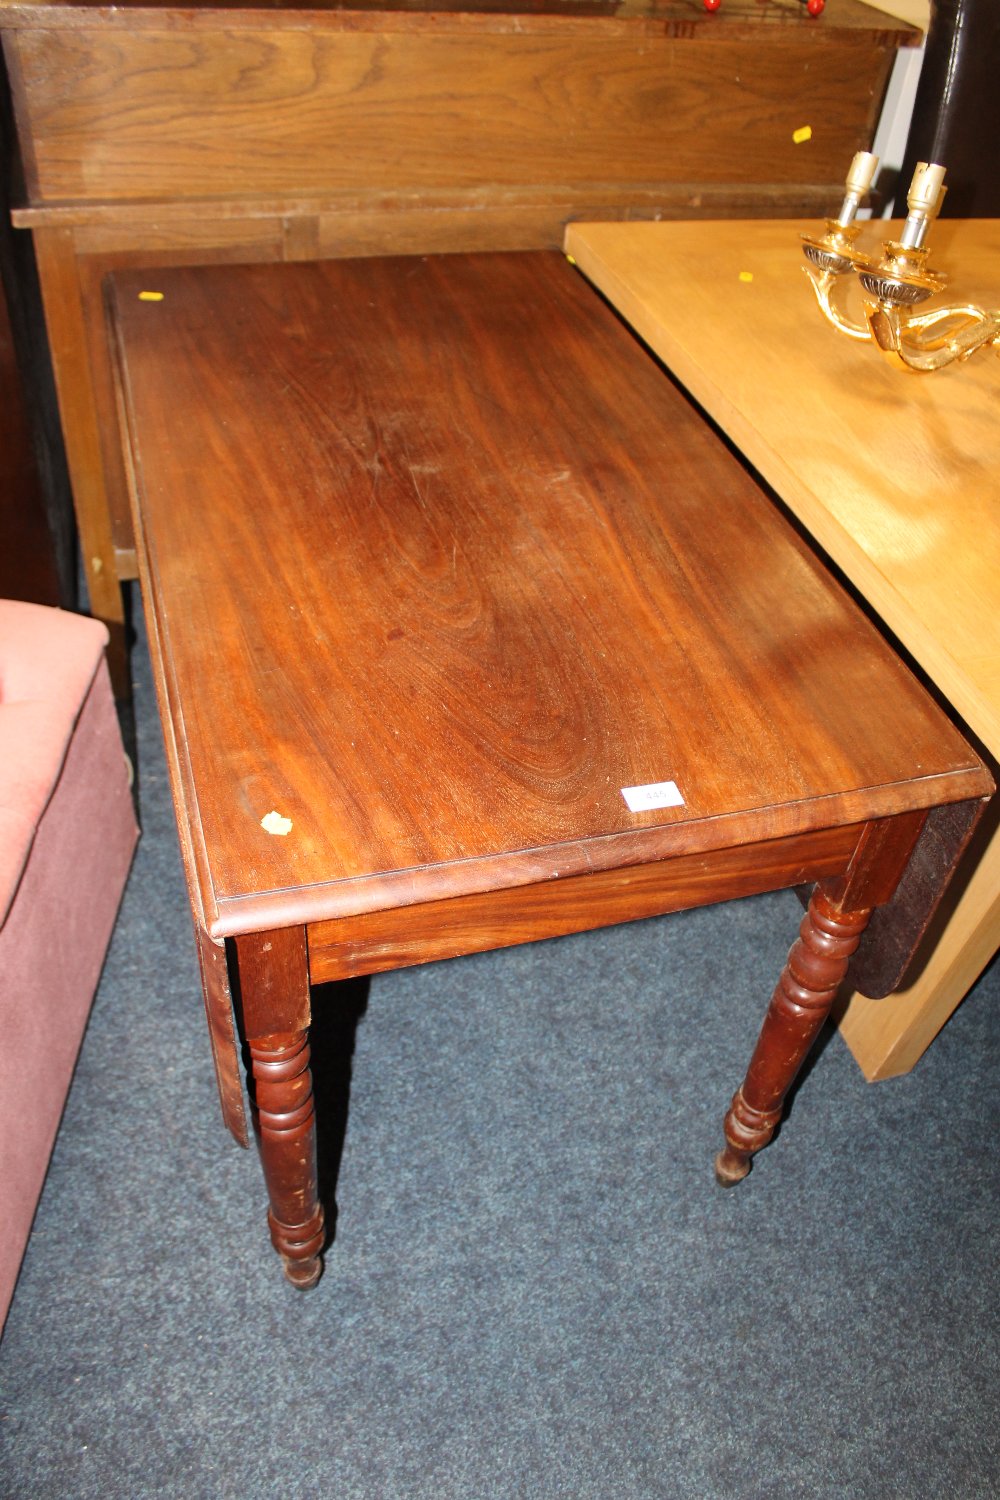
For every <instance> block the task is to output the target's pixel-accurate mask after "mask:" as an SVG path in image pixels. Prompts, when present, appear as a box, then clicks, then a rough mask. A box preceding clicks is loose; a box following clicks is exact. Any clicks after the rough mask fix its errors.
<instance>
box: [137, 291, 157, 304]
mask: <svg viewBox="0 0 1000 1500" xmlns="http://www.w3.org/2000/svg"><path fill="white" fill-rule="evenodd" d="M139 301H140V302H162V301H163V293H162V292H140V293H139Z"/></svg>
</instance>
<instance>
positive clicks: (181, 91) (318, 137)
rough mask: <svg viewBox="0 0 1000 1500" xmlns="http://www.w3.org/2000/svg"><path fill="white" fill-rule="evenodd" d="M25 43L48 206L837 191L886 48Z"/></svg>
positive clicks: (663, 43) (27, 101)
mask: <svg viewBox="0 0 1000 1500" xmlns="http://www.w3.org/2000/svg"><path fill="white" fill-rule="evenodd" d="M13 37H14V40H13V46H14V47H15V48H16V52H17V58H18V71H19V78H20V88H19V97H20V101H21V102H20V109H21V114H22V131H23V132H24V133H27V134H28V135H29V136H30V139H31V141H32V146H33V158H34V174H35V178H34V183H33V185H32V194H31V196H32V200H33V201H34V202H45V201H64V200H70V201H86V200H91V199H102V200H134V199H146V200H155V199H163V198H184V197H192V196H206V195H210V196H219V197H239V196H246V195H260V194H273V193H278V192H280V193H284V194H288V193H302V194H316V193H322V192H324V191H326V192H329V191H332V190H335V189H338V188H339V189H346V188H352V187H353V188H359V187H367V188H382V189H385V190H392V189H399V188H402V187H407V188H412V189H430V190H433V189H435V188H441V187H442V186H445V185H449V186H453V187H473V186H478V185H481V184H484V183H490V184H495V185H496V186H497V187H498V188H502V187H503V186H504V185H513V184H518V183H532V184H535V185H537V184H541V183H553V184H559V185H566V186H573V185H581V184H600V183H603V182H612V183H616V184H619V185H621V184H624V183H630V184H634V185H635V186H636V187H647V186H649V185H650V184H654V183H668V182H673V183H677V182H680V183H721V182H734V181H742V182H743V183H751V182H752V183H759V184H762V185H778V184H782V183H788V182H794V181H811V182H822V181H828V182H833V181H836V180H837V179H838V178H839V177H840V176H842V172H843V161H844V159H845V158H849V156H850V154H851V152H852V151H854V150H855V149H857V148H858V147H860V146H863V145H867V144H868V143H869V139H870V134H871V130H872V128H873V122H874V116H875V113H876V112H877V109H878V107H879V104H880V102H881V95H882V89H883V87H884V82H885V77H886V72H887V69H888V66H889V63H890V61H891V55H892V53H891V49H889V48H878V47H875V48H873V46H872V44H871V42H870V41H869V40H868V39H867V38H865V37H863V36H860V35H859V36H858V37H856V36H854V35H853V34H851V33H844V34H842V35H841V36H840V37H838V45H837V46H836V47H827V48H825V49H818V48H817V47H815V46H812V45H809V46H804V45H803V44H802V42H801V40H796V39H795V38H794V37H793V36H792V34H791V33H790V32H787V33H786V32H782V33H781V34H780V37H779V39H778V40H776V41H773V42H772V41H770V39H768V40H767V41H766V42H764V43H763V44H761V42H760V40H758V41H757V42H752V41H749V40H741V41H735V42H729V41H714V40H713V41H712V42H711V44H708V43H705V44H702V43H700V42H697V41H691V40H674V39H670V38H665V37H661V38H659V39H656V38H644V39H640V40H638V41H636V40H633V39H632V38H630V37H629V36H627V35H626V36H624V37H619V36H612V37H610V38H609V37H605V36H602V35H600V34H597V35H594V34H592V33H589V34H588V33H576V32H574V33H571V34H568V35H560V36H550V35H540V36H525V35H520V34H514V35H506V34H492V35H491V34H487V35H485V36H479V35H477V34H475V33H464V32H458V33H455V32H452V33H449V34H446V35H424V34H420V33H416V32H414V33H408V34H403V35H399V34H396V33H394V32H383V33H373V34H369V33H363V32H362V33H350V32H345V33H343V34H336V33H325V32H317V31H307V30H289V29H277V28H272V29H261V30H259V31H253V30H242V29H240V30H232V29H224V28H222V27H220V29H219V30H218V31H217V32H214V33H209V32H200V31H182V30H180V29H169V30H168V29H164V30H163V31H160V32H145V31H143V32H137V33H122V32H120V31H115V32H109V31H108V30H107V29H94V30H88V31H76V30H73V31H70V30H67V31H58V32H52V31H45V32H42V31H38V32H20V33H16V34H13ZM786 37H791V38H792V39H790V40H789V39H786ZM806 115H808V118H805V116H806ZM806 124H811V125H812V126H813V132H814V133H813V138H812V140H811V141H809V142H807V143H804V144H802V145H797V144H796V143H795V141H794V138H793V137H794V132H795V131H796V130H797V129H798V128H799V127H801V126H803V125H806Z"/></svg>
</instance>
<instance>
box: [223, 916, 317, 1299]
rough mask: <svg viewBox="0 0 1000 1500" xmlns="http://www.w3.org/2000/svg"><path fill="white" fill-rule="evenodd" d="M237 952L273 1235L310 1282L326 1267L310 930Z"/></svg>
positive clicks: (255, 939) (292, 1271) (301, 1282)
mask: <svg viewBox="0 0 1000 1500" xmlns="http://www.w3.org/2000/svg"><path fill="white" fill-rule="evenodd" d="M236 953H237V963H238V969H239V992H240V1008H241V1012H242V1018H243V1030H244V1035H245V1036H246V1041H247V1045H248V1047H249V1049H250V1064H251V1073H252V1080H253V1088H252V1093H253V1105H254V1119H255V1124H256V1126H257V1138H258V1142H259V1144H260V1156H261V1163H262V1166H263V1169H264V1181H265V1183H266V1185H267V1193H268V1198H269V1200H270V1209H269V1212H268V1216H267V1218H268V1225H269V1227H270V1230H271V1242H272V1244H273V1245H274V1248H275V1249H276V1250H277V1252H278V1254H279V1255H280V1256H281V1259H282V1263H283V1265H284V1269H285V1275H286V1276H287V1277H288V1280H289V1281H290V1282H291V1283H292V1284H293V1285H294V1286H298V1287H310V1286H314V1285H315V1284H316V1282H317V1281H318V1280H319V1277H320V1273H321V1271H322V1262H321V1260H320V1252H321V1251H322V1249H323V1241H324V1228H323V1209H322V1206H321V1204H320V1201H319V1193H318V1186H317V1178H316V1112H315V1108H314V1104H313V1088H312V1075H311V1073H310V1071H309V1022H310V1019H311V1017H310V1004H309V999H310V997H309V970H308V961H307V957H306V937H305V931H304V930H303V929H302V928H301V927H292V928H285V929H282V930H280V931H277V932H267V933H254V934H250V935H248V936H246V937H240V938H237V939H236Z"/></svg>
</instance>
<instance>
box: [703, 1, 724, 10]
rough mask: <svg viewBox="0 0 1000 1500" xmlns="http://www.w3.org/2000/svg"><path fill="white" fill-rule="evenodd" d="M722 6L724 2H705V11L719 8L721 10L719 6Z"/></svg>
mask: <svg viewBox="0 0 1000 1500" xmlns="http://www.w3.org/2000/svg"><path fill="white" fill-rule="evenodd" d="M721 4H722V0H705V9H706V10H718V8H719V6H720V5H721Z"/></svg>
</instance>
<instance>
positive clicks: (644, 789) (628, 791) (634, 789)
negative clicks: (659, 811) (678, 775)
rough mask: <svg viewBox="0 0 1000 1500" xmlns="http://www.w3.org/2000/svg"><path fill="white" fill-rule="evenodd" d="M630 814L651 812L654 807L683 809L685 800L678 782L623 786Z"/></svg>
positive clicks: (623, 793) (655, 782)
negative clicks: (678, 788) (678, 787)
mask: <svg viewBox="0 0 1000 1500" xmlns="http://www.w3.org/2000/svg"><path fill="white" fill-rule="evenodd" d="M622 796H623V797H624V798H625V801H626V802H627V803H628V810H629V812H649V811H650V809H651V808H654V807H683V806H684V798H683V797H682V796H681V794H680V792H679V791H678V790H677V783H676V781H654V782H651V783H650V785H649V786H623V787H622Z"/></svg>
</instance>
